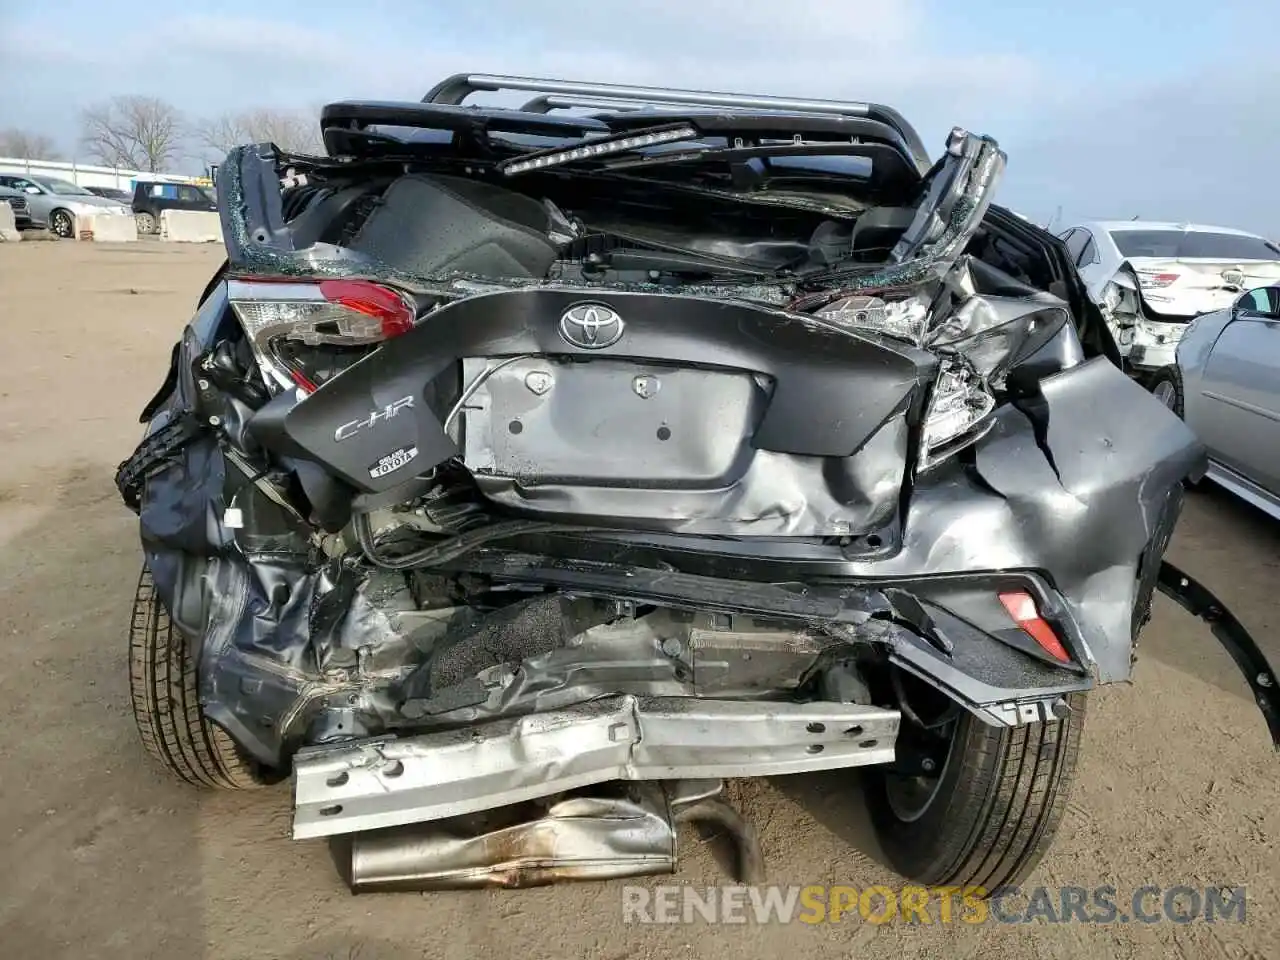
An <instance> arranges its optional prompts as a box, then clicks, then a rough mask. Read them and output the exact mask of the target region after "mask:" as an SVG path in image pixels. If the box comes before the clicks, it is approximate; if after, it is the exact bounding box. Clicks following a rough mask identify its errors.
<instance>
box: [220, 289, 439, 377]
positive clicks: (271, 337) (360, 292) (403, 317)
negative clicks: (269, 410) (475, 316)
mask: <svg viewBox="0 0 1280 960" xmlns="http://www.w3.org/2000/svg"><path fill="white" fill-rule="evenodd" d="M227 295H228V297H229V298H230V301H231V308H232V309H233V310H234V311H235V314H236V317H237V318H238V319H239V320H240V324H241V326H242V327H244V331H245V333H246V334H247V335H248V337H249V342H250V344H251V345H252V347H253V352H254V355H255V357H256V358H257V361H258V365H259V367H260V368H261V369H262V374H263V376H264V377H265V378H266V380H267V384H268V385H269V386H270V387H271V388H272V389H273V390H278V389H291V388H293V387H295V386H297V387H301V388H302V389H303V390H306V391H307V392H311V391H313V390H315V389H317V386H318V384H320V383H323V382H324V380H325V379H327V378H328V376H333V375H335V374H336V373H337V372H341V370H342V369H345V367H346V366H349V365H350V364H351V363H354V362H355V361H356V360H358V359H360V357H362V356H364V355H365V354H367V353H368V352H369V351H370V350H372V349H373V348H374V347H376V346H377V345H378V344H379V343H382V342H383V341H385V340H390V339H392V338H393V337H398V336H400V335H401V334H404V333H407V332H409V331H410V330H412V329H413V324H414V319H415V316H416V314H415V311H414V308H413V305H412V304H411V303H410V302H409V301H408V300H407V299H406V298H405V297H403V296H401V294H399V293H397V292H396V291H395V290H393V289H391V288H390V287H384V286H382V285H381V284H377V283H373V282H372V281H369V280H319V281H313V282H294V281H274V280H229V281H227Z"/></svg>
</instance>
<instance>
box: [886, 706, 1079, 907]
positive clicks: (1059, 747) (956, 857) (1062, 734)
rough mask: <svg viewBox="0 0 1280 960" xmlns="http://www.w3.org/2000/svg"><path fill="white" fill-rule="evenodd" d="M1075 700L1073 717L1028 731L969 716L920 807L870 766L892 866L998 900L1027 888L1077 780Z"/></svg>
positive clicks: (918, 879)
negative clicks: (907, 802) (999, 892)
mask: <svg viewBox="0 0 1280 960" xmlns="http://www.w3.org/2000/svg"><path fill="white" fill-rule="evenodd" d="M1067 703H1068V704H1069V706H1070V708H1071V711H1070V713H1069V714H1068V716H1067V717H1066V718H1064V719H1060V720H1052V721H1049V722H1045V723H1031V724H1026V725H1024V726H1020V727H992V726H988V725H987V724H985V723H983V722H982V721H980V720H979V719H978V718H977V717H975V716H973V715H972V714H970V713H968V712H967V711H966V712H964V713H962V714H961V716H960V717H959V718H958V719H957V720H956V721H955V726H954V729H953V734H952V739H951V746H950V750H949V751H947V753H946V759H945V761H944V763H943V765H942V772H941V774H940V776H939V777H938V778H937V780H936V781H933V784H936V786H934V789H933V791H932V793H931V794H927V799H925V800H924V802H923V804H922V805H921V806H920V807H919V808H918V809H904V803H903V801H902V799H900V798H901V797H902V796H903V794H904V791H903V790H902V789H901V781H903V780H905V779H906V778H901V777H897V775H895V774H892V773H889V772H887V771H884V770H879V769H875V768H870V770H869V773H870V777H871V783H870V789H869V791H868V795H867V800H868V804H869V806H870V809H871V818H872V823H873V824H874V826H875V830H876V835H877V838H878V839H879V841H880V846H881V848H882V849H883V850H884V853H885V855H886V857H887V858H888V861H889V865H890V866H892V867H893V868H894V869H895V870H897V871H898V872H899V873H900V874H902V875H903V876H905V877H907V878H908V879H910V880H912V881H913V882H915V883H920V884H924V885H928V886H959V887H979V888H982V889H983V890H985V891H986V892H988V893H990V892H993V891H995V890H996V889H998V888H999V887H1002V886H1006V885H1011V884H1016V883H1019V882H1021V880H1022V879H1023V878H1024V877H1026V875H1027V874H1028V873H1030V872H1031V870H1032V869H1034V867H1035V866H1036V864H1037V863H1039V862H1040V858H1041V857H1042V856H1044V854H1045V851H1047V850H1048V849H1049V846H1050V844H1051V842H1052V841H1053V837H1054V834H1055V833H1056V832H1057V829H1058V825H1059V824H1060V823H1061V821H1062V814H1063V812H1064V810H1065V809H1066V804H1067V799H1068V796H1069V794H1070V791H1071V785H1072V781H1073V779H1074V777H1075V768H1076V760H1077V757H1078V754H1079V749H1080V732H1081V729H1082V728H1083V726H1084V718H1085V695H1084V694H1082V693H1076V694H1071V695H1070V696H1069V697H1068V698H1067ZM905 723H906V721H905V718H904V725H905ZM895 779H896V780H898V781H899V783H897V784H895V782H894V781H895Z"/></svg>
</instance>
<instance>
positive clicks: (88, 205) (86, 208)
mask: <svg viewBox="0 0 1280 960" xmlns="http://www.w3.org/2000/svg"><path fill="white" fill-rule="evenodd" d="M0 187H8V188H9V189H11V190H18V191H20V192H21V193H23V194H25V195H26V197H27V207H28V209H29V210H30V211H31V220H32V222H33V223H34V224H35V225H38V226H44V227H48V228H49V229H50V230H51V231H52V232H53V233H56V234H57V235H58V236H60V237H74V236H75V235H76V218H77V217H83V216H93V215H94V214H95V213H118V214H120V215H121V216H125V217H132V216H133V210H132V209H131V208H130V207H129V206H128V205H126V204H123V203H121V202H120V201H119V200H112V199H110V198H108V197H95V196H94V195H93V194H92V193H90V192H89V191H88V190H86V189H85V188H84V187H81V186H77V185H76V184H74V183H72V182H71V181H70V180H59V179H57V178H56V177H31V176H27V175H26V174H22V173H7V172H3V171H0Z"/></svg>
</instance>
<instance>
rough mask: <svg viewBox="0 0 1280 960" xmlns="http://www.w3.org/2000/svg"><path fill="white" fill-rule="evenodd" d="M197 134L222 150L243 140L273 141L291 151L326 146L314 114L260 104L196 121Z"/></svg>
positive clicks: (213, 148) (307, 150)
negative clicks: (254, 107)
mask: <svg viewBox="0 0 1280 960" xmlns="http://www.w3.org/2000/svg"><path fill="white" fill-rule="evenodd" d="M195 137H196V139H197V140H199V141H200V143H201V144H202V145H204V146H205V147H208V148H209V149H210V150H213V151H216V152H217V153H220V154H222V153H226V152H227V151H228V150H230V149H231V148H232V147H236V146H240V145H241V144H245V143H264V142H266V143H274V144H275V145H276V146H277V147H279V148H280V149H281V150H284V151H286V152H288V153H316V152H322V151H323V149H324V146H323V143H322V141H321V139H320V124H319V122H318V121H317V120H316V119H315V116H314V115H313V114H311V113H309V112H306V111H302V110H279V109H273V108H268V107H261V108H258V109H256V110H245V111H242V112H240V113H224V114H222V115H221V116H219V117H213V118H211V119H208V120H202V121H201V122H200V123H198V124H196V126H195Z"/></svg>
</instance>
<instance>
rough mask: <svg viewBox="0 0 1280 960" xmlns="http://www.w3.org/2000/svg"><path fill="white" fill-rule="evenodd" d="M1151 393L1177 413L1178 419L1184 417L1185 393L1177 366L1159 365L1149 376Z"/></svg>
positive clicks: (1183, 418) (1180, 372)
mask: <svg viewBox="0 0 1280 960" xmlns="http://www.w3.org/2000/svg"><path fill="white" fill-rule="evenodd" d="M1151 393H1152V394H1153V395H1154V396H1155V398H1156V399H1157V400H1159V401H1160V402H1161V403H1163V404H1164V405H1165V406H1166V407H1168V408H1169V409H1170V410H1172V411H1173V412H1174V413H1175V414H1177V416H1178V419H1180V420H1185V419H1186V406H1185V397H1186V394H1185V393H1184V392H1183V388H1182V370H1181V369H1180V368H1179V367H1178V366H1176V365H1174V366H1169V367H1161V368H1160V369H1159V370H1157V371H1156V372H1155V373H1154V374H1153V375H1152V377H1151Z"/></svg>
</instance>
